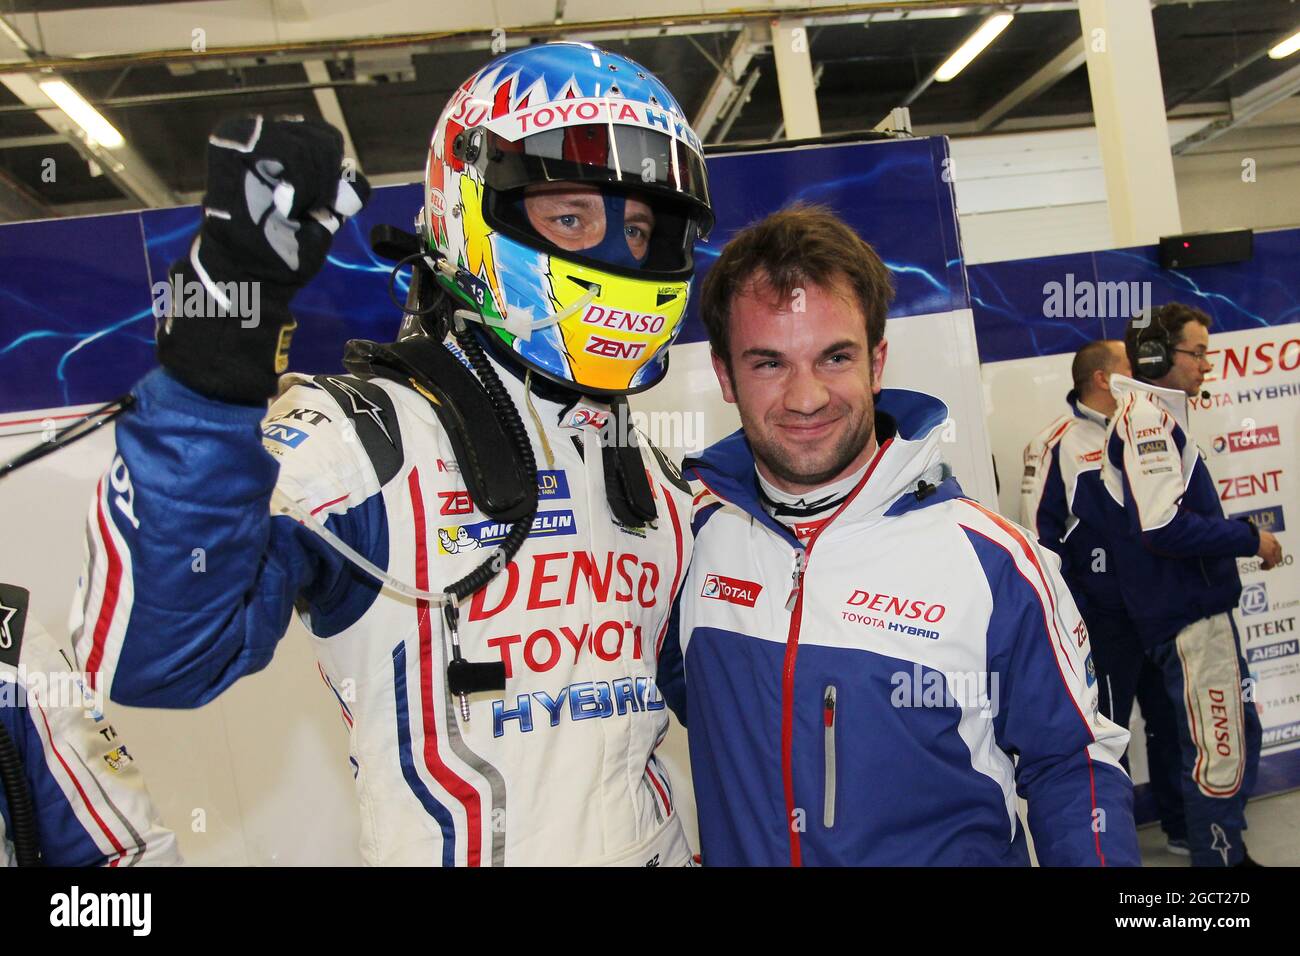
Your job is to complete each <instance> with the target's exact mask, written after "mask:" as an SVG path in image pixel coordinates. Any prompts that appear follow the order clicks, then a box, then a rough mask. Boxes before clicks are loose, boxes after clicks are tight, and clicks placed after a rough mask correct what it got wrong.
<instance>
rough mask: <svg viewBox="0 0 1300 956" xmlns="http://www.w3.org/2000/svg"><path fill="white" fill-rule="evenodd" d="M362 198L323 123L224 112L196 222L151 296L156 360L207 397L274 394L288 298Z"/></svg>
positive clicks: (287, 334) (362, 183)
mask: <svg viewBox="0 0 1300 956" xmlns="http://www.w3.org/2000/svg"><path fill="white" fill-rule="evenodd" d="M369 197H370V185H369V183H367V182H366V179H365V177H364V176H362V175H361V174H360V173H357V172H355V171H354V170H345V169H343V136H342V134H341V133H340V132H339V131H338V130H337V129H335V128H334V127H333V126H330V125H329V124H328V123H323V122H319V121H313V120H306V121H304V120H286V119H277V120H268V119H265V118H264V117H262V116H243V117H239V118H236V119H230V120H226V121H225V122H223V123H221V125H219V126H218V127H217V129H216V130H215V131H214V132H213V134H212V135H211V136H210V137H209V138H208V189H207V192H206V194H205V195H204V197H203V225H202V226H201V227H200V229H199V233H198V235H197V236H195V238H194V241H193V243H192V244H191V246H190V250H189V254H188V256H186V258H184V259H180V260H178V261H176V262H175V263H173V264H172V267H171V270H170V272H169V280H170V281H169V295H168V298H169V299H170V301H169V302H168V303H167V305H168V306H169V307H168V308H167V309H166V310H163V309H160V308H157V303H156V304H155V306H156V310H157V312H159V313H161V314H159V315H158V335H157V337H158V359H159V361H160V362H161V363H162V364H163V365H164V366H165V367H166V368H167V369H168V370H169V371H170V372H171V373H172V374H173V375H175V376H176V377H177V378H179V379H180V380H181V381H182V382H184V383H185V384H186V385H188V386H189V387H191V388H193V389H194V390H195V391H198V392H201V393H203V394H205V395H208V396H210V397H212V398H219V399H223V400H225V401H231V402H239V403H242V404H258V403H261V402H263V401H265V400H266V399H267V398H269V397H270V396H272V395H273V394H274V393H275V388H276V380H277V378H278V377H279V376H280V374H281V373H282V372H284V371H285V369H286V368H287V367H288V360H289V342H290V339H291V337H292V335H293V330H294V329H295V327H296V324H295V322H294V319H293V316H292V315H291V314H290V312H289V301H290V299H292V298H293V296H294V294H296V293H297V292H298V290H299V289H301V288H302V287H303V286H304V285H306V284H307V282H308V281H309V280H310V279H311V278H312V277H313V276H314V275H315V274H316V273H317V272H319V271H320V268H321V266H322V265H324V263H325V256H326V255H327V254H328V252H329V248H330V244H331V242H332V241H333V238H334V234H335V233H336V232H337V231H338V229H339V227H340V226H341V225H342V224H343V222H344V221H345V220H346V219H347V217H349V216H353V215H355V214H356V213H358V212H359V211H360V210H361V207H362V206H364V205H365V203H366V200H367V199H369ZM199 303H201V306H200V305H199ZM198 313H201V314H198Z"/></svg>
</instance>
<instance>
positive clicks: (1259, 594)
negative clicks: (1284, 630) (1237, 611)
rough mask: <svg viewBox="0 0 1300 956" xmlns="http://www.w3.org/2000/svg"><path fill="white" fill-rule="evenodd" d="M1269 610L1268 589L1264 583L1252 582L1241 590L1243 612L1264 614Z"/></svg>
mask: <svg viewBox="0 0 1300 956" xmlns="http://www.w3.org/2000/svg"><path fill="white" fill-rule="evenodd" d="M1267 610H1268V589H1267V588H1266V587H1265V586H1264V585H1263V584H1250V585H1247V586H1246V587H1244V588H1242V590H1241V613H1242V614H1263V613H1264V612H1265V611H1267Z"/></svg>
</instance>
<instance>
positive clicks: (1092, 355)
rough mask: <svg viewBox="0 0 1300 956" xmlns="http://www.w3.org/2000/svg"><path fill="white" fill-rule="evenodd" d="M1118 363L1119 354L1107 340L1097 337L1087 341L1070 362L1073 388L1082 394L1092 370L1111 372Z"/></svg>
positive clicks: (1089, 379)
mask: <svg viewBox="0 0 1300 956" xmlns="http://www.w3.org/2000/svg"><path fill="white" fill-rule="evenodd" d="M1118 365H1119V356H1118V355H1116V354H1115V349H1113V348H1111V342H1110V341H1109V340H1107V339H1097V340H1096V341H1094V342H1089V343H1088V344H1087V345H1085V346H1084V347H1083V348H1081V349H1079V351H1077V352H1075V353H1074V361H1073V362H1072V363H1071V364H1070V378H1071V379H1073V381H1074V390H1075V391H1076V392H1079V393H1080V394H1082V393H1083V390H1084V388H1085V387H1086V386H1087V385H1088V382H1090V381H1091V380H1092V373H1093V372H1113V371H1115V367H1116V366H1118Z"/></svg>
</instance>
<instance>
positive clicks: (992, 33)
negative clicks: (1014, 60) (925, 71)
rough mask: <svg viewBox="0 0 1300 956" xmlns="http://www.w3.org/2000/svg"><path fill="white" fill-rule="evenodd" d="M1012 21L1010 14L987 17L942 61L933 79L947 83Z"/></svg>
mask: <svg viewBox="0 0 1300 956" xmlns="http://www.w3.org/2000/svg"><path fill="white" fill-rule="evenodd" d="M1014 19H1015V17H1014V16H1012V15H1011V14H1010V13H999V14H997V15H996V16H992V17H989V18H988V19H987V20H985V21H984V23H983V24H982V25H981V26H980V28H979V29H978V30H976V31H975V32H974V33H972V34H971V35H970V39H968V40H967V41H966V42H965V43H963V44H962V45H961V46H960V47H958V49H957V52H956V53H954V54H953V55H952V56H950V57H948V59H947V60H945V61H944V64H943V66H941V67H939V69H938V71H937V72H936V73H935V74H934V78H935V79H936V80H938V81H939V82H940V83H947V82H948V81H949V80H951V79H952V78H953V77H954V76H956V75H957V74H958V73H960V72H961V71H962V70H964V69H966V67H967V66H969V65H970V61H971V60H973V59H975V57H977V56H979V55H980V54H981V53H983V52H984V48H985V47H986V46H988V45H989V44H990V43H992V42H993V41H994V40H995V39H996V38H997V35H998V34H999V33H1001V32H1002V31H1003V30H1005V29H1006V28H1007V25H1008V24H1009V23H1011V21H1012V20H1014Z"/></svg>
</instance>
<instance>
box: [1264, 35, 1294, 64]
mask: <svg viewBox="0 0 1300 956" xmlns="http://www.w3.org/2000/svg"><path fill="white" fill-rule="evenodd" d="M1296 50H1300V30H1298V31H1296V32H1295V33H1293V34H1291V35H1290V36H1289V37H1287V38H1286V39H1285V40H1283V41H1282V42H1281V43H1279V44H1278V45H1277V46H1275V47H1273V49H1271V50H1269V51H1268V55H1269V56H1271V57H1272V58H1273V59H1275V60H1280V59H1282V58H1283V57H1288V56H1290V55H1291V54H1292V53H1294V52H1295V51H1296Z"/></svg>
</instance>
